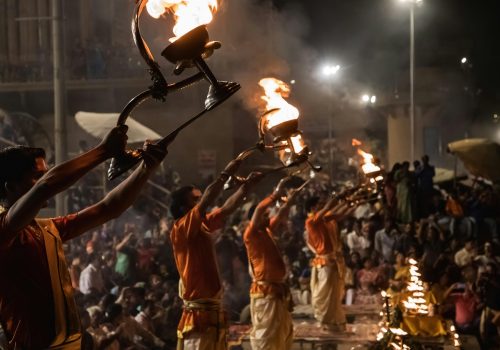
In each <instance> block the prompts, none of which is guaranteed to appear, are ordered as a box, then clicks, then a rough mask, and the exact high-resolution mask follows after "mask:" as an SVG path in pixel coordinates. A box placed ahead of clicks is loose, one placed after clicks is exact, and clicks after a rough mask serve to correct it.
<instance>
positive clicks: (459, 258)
mask: <svg viewBox="0 0 500 350" xmlns="http://www.w3.org/2000/svg"><path fill="white" fill-rule="evenodd" d="M475 257H476V249H475V247H474V242H473V241H472V239H468V240H467V241H466V242H465V247H463V248H462V249H460V250H459V251H458V252H456V254H455V264H457V266H458V267H464V266H467V265H470V264H472V262H473V261H474V258H475Z"/></svg>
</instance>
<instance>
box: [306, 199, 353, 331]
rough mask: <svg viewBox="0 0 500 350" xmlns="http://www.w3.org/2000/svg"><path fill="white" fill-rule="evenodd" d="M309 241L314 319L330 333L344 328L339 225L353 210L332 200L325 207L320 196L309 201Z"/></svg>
mask: <svg viewBox="0 0 500 350" xmlns="http://www.w3.org/2000/svg"><path fill="white" fill-rule="evenodd" d="M306 210H307V211H308V212H309V214H308V218H307V220H306V225H305V226H306V242H307V245H308V247H309V249H311V251H312V252H313V253H314V254H315V257H314V258H313V260H312V262H311V267H312V271H311V298H312V306H313V311H314V317H315V318H316V320H317V321H318V323H319V325H321V326H322V327H325V328H327V329H329V330H335V331H342V330H344V329H345V324H346V317H345V313H344V310H343V308H342V298H343V297H344V276H345V261H344V256H343V254H342V242H341V240H340V232H339V228H338V222H339V221H341V220H343V219H344V218H345V217H347V216H348V215H350V214H351V213H352V211H353V208H350V207H349V206H348V205H347V203H339V202H338V201H337V199H335V198H331V199H330V200H328V201H327V202H326V204H325V203H324V202H322V201H320V198H319V197H312V198H310V199H309V200H308V201H307V202H306Z"/></svg>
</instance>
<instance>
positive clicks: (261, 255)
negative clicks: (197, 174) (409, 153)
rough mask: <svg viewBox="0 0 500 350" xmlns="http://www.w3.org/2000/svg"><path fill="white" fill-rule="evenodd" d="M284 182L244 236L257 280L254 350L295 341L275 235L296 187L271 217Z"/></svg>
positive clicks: (281, 349)
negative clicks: (272, 208)
mask: <svg viewBox="0 0 500 350" xmlns="http://www.w3.org/2000/svg"><path fill="white" fill-rule="evenodd" d="M282 184H283V182H281V183H280V185H278V187H277V189H276V191H274V192H273V193H272V194H271V195H270V196H268V197H266V198H265V199H264V200H262V201H261V202H260V203H259V204H258V205H257V207H256V209H255V211H254V213H253V215H252V219H251V221H250V223H249V225H248V227H247V229H246V231H245V234H244V237H243V239H244V242H245V247H246V249H247V255H248V261H249V265H250V274H251V277H252V279H253V282H252V285H251V288H250V311H251V316H252V331H251V333H250V342H251V345H252V349H253V350H286V349H290V348H291V346H292V342H293V324H292V316H291V314H290V309H291V307H290V306H291V299H290V290H289V287H288V284H287V282H286V280H287V271H286V267H285V263H284V261H283V258H282V253H281V252H280V250H279V248H278V246H277V244H276V241H275V235H277V234H278V233H279V231H280V230H279V228H280V226H281V225H283V224H285V223H286V220H287V219H288V214H289V211H290V206H291V205H292V203H293V201H294V199H295V197H296V194H297V192H296V191H295V190H292V192H291V194H290V195H289V197H288V200H287V201H286V202H285V203H284V204H283V205H282V206H281V207H280V209H279V210H278V212H277V214H276V215H274V216H273V217H272V218H269V212H270V207H271V206H272V205H273V204H275V203H276V201H277V200H278V199H279V198H280V197H281V194H282V192H283V190H282V187H281V185H282Z"/></svg>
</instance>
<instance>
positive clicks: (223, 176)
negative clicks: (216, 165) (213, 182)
mask: <svg viewBox="0 0 500 350" xmlns="http://www.w3.org/2000/svg"><path fill="white" fill-rule="evenodd" d="M230 177H231V175H229V174H228V173H227V172H225V171H221V172H220V174H219V179H221V180H222V181H223V182H226V181H227V180H229V178H230Z"/></svg>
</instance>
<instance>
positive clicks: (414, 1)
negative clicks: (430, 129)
mask: <svg viewBox="0 0 500 350" xmlns="http://www.w3.org/2000/svg"><path fill="white" fill-rule="evenodd" d="M399 2H402V3H407V4H409V8H410V144H411V145H410V146H411V147H410V158H411V160H412V161H413V160H414V159H415V91H414V85H415V84H414V83H415V79H414V77H415V6H420V5H422V3H423V0H399Z"/></svg>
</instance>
